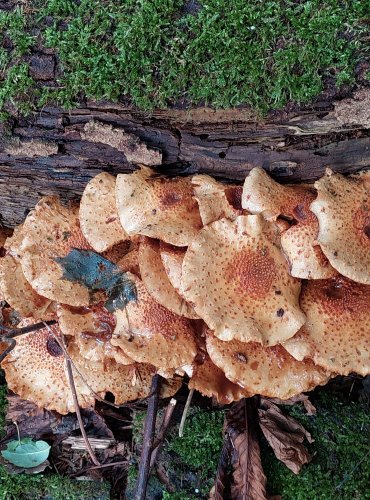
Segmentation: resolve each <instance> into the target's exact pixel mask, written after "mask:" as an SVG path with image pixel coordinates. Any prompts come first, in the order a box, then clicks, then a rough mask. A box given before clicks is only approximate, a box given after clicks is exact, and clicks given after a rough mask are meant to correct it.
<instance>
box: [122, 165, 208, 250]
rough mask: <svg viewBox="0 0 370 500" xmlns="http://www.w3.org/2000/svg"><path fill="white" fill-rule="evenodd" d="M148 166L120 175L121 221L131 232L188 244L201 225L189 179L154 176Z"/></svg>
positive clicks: (172, 242) (173, 242) (178, 244)
mask: <svg viewBox="0 0 370 500" xmlns="http://www.w3.org/2000/svg"><path fill="white" fill-rule="evenodd" d="M153 173H154V172H153V171H152V170H151V169H149V168H147V167H142V168H141V170H139V171H137V172H134V173H133V174H119V175H118V176H117V182H116V199H117V207H118V212H119V216H120V220H121V224H122V226H123V228H124V229H125V231H126V232H127V233H128V234H129V235H135V234H141V235H144V236H150V237H152V238H158V239H160V240H163V241H166V242H167V243H171V244H172V245H176V246H186V245H188V243H190V241H191V240H192V239H193V238H194V237H195V235H196V234H197V232H198V230H199V229H200V228H201V227H202V221H201V219H200V215H199V210H198V205H197V202H196V200H195V199H194V198H193V186H192V184H191V180H190V179H188V178H182V177H177V178H175V179H164V178H159V177H153V176H152V175H153Z"/></svg>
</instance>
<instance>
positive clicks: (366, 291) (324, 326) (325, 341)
mask: <svg viewBox="0 0 370 500" xmlns="http://www.w3.org/2000/svg"><path fill="white" fill-rule="evenodd" d="M300 302H301V307H302V310H303V311H304V312H305V314H306V317H307V321H306V323H305V325H304V326H303V327H302V328H301V330H300V331H299V332H298V333H297V335H295V336H294V337H293V338H292V339H289V340H288V341H286V342H284V347H285V349H287V351H288V352H290V354H291V355H292V356H294V357H295V358H296V359H299V360H301V359H304V358H306V357H310V358H312V359H313V360H314V362H315V363H316V364H317V365H320V366H323V367H324V368H326V369H327V370H331V371H333V372H336V373H338V374H340V375H348V374H349V373H351V372H356V373H359V374H360V375H368V374H369V373H370V286H368V285H363V284H360V283H356V282H354V281H351V280H349V279H348V278H345V277H344V276H336V277H335V278H331V279H328V280H318V281H309V282H307V283H306V284H304V285H303V287H302V293H301V298H300Z"/></svg>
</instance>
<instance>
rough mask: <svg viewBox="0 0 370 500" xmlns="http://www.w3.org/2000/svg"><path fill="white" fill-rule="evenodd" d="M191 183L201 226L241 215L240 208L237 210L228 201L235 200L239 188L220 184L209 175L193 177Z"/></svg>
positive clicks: (240, 188)
mask: <svg viewBox="0 0 370 500" xmlns="http://www.w3.org/2000/svg"><path fill="white" fill-rule="evenodd" d="M191 182H192V184H193V185H194V198H195V199H196V200H197V202H198V206H199V213H200V217H201V219H202V222H203V226H206V225H207V224H210V223H211V222H214V221H216V220H219V219H223V218H226V219H230V220H234V219H235V218H236V217H237V216H238V215H242V213H243V210H242V209H241V207H240V209H237V208H235V207H234V206H233V204H232V203H231V202H230V201H229V199H230V200H234V199H235V198H237V194H238V191H239V192H240V191H241V190H242V187H241V186H240V187H239V186H228V185H225V184H221V182H217V181H216V180H215V179H213V178H212V177H210V176H209V175H194V176H193V177H192V180H191ZM238 188H239V189H238Z"/></svg>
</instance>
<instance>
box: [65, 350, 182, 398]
mask: <svg viewBox="0 0 370 500" xmlns="http://www.w3.org/2000/svg"><path fill="white" fill-rule="evenodd" d="M68 354H69V356H70V357H71V359H72V361H73V363H74V365H75V367H76V368H77V371H78V373H79V374H81V375H82V377H83V379H84V380H85V381H86V384H87V385H88V386H89V387H91V388H92V389H93V390H94V392H95V393H97V394H98V395H99V396H100V397H103V398H104V397H105V395H106V393H107V392H110V393H112V394H113V395H114V398H115V403H116V404H123V403H126V402H127V401H133V400H135V399H141V398H145V397H147V396H149V394H150V387H151V381H152V377H153V375H154V374H155V372H156V370H155V368H154V367H153V366H151V365H149V364H131V365H128V366H124V365H122V364H119V363H116V362H115V361H114V360H109V362H106V361H105V360H101V361H96V362H91V361H86V360H85V359H83V357H82V356H81V353H80V352H79V348H78V346H77V345H76V343H75V342H73V341H72V342H70V344H69V345H68ZM77 377H78V375H77ZM181 384H182V379H180V378H179V377H178V378H175V379H170V380H165V381H163V384H162V387H161V392H160V396H161V397H163V398H167V397H170V396H173V395H174V394H175V393H176V392H177V391H178V390H179V388H180V387H181Z"/></svg>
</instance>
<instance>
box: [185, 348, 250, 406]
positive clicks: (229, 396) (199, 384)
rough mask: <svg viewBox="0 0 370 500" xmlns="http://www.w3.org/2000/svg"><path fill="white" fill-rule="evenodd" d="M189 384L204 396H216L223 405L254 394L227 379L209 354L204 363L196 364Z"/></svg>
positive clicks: (190, 387)
mask: <svg viewBox="0 0 370 500" xmlns="http://www.w3.org/2000/svg"><path fill="white" fill-rule="evenodd" d="M188 386H189V389H195V390H196V391H198V392H200V393H201V394H203V396H206V397H209V398H211V397H215V398H216V400H217V402H218V403H219V404H223V405H227V404H230V403H232V402H233V401H239V400H240V399H242V398H249V397H251V396H252V394H250V393H248V392H247V391H246V390H245V389H243V388H242V387H240V385H237V384H234V383H233V382H231V381H230V380H229V379H227V378H226V377H225V374H224V372H223V371H222V370H221V369H220V368H219V367H218V366H216V365H215V364H214V363H213V362H212V361H211V359H210V357H209V356H208V354H206V355H205V358H204V360H203V363H201V364H196V365H195V367H194V370H193V375H192V377H191V379H190V380H189V385H188Z"/></svg>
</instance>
